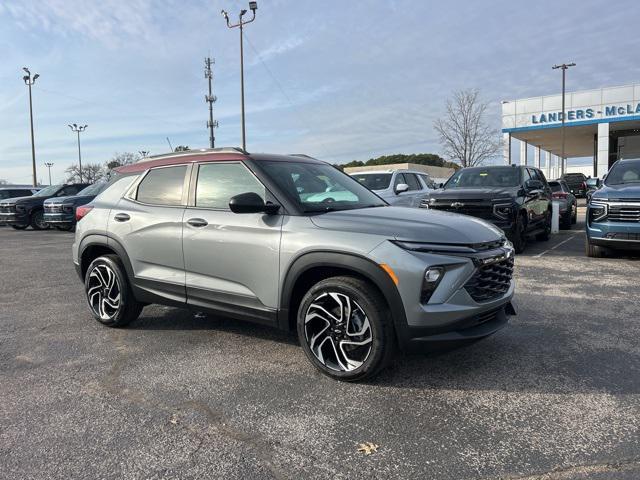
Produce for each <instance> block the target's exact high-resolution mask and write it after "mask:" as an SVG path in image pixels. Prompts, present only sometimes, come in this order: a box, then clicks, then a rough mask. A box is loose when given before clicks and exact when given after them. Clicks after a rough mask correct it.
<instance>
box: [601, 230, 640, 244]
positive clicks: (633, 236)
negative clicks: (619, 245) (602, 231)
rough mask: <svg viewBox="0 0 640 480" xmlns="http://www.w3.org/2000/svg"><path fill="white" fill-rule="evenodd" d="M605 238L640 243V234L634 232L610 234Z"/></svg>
mask: <svg viewBox="0 0 640 480" xmlns="http://www.w3.org/2000/svg"><path fill="white" fill-rule="evenodd" d="M604 238H608V239H610V240H630V241H632V242H640V233H633V232H629V233H628V232H609V233H607V234H606V235H605V236H604Z"/></svg>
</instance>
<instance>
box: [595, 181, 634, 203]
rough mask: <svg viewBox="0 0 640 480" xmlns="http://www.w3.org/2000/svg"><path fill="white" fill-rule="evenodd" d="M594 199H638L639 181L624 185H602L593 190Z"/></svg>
mask: <svg viewBox="0 0 640 480" xmlns="http://www.w3.org/2000/svg"><path fill="white" fill-rule="evenodd" d="M591 198H593V199H594V200H595V199H606V198H608V199H609V200H633V199H636V200H640V183H631V184H629V183H627V184H626V185H603V186H602V188H600V189H599V190H596V191H595V192H593V195H592V197H591Z"/></svg>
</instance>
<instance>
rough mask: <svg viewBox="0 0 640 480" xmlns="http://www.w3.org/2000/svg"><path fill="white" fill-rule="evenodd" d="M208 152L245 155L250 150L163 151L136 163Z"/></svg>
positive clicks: (231, 148)
mask: <svg viewBox="0 0 640 480" xmlns="http://www.w3.org/2000/svg"><path fill="white" fill-rule="evenodd" d="M208 153H242V154H244V155H248V154H249V152H247V151H246V150H243V149H242V148H240V147H217V148H197V149H195V150H181V151H179V152H169V153H161V154H159V155H152V156H150V157H144V158H141V159H140V160H138V161H137V162H136V163H141V162H146V161H149V160H157V159H159V158H168V157H178V156H181V155H204V154H208Z"/></svg>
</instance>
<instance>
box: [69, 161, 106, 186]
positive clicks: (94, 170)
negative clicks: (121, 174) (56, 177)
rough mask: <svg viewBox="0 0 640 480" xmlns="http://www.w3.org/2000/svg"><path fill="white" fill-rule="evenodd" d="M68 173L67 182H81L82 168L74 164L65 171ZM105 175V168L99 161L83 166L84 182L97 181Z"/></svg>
mask: <svg viewBox="0 0 640 480" xmlns="http://www.w3.org/2000/svg"><path fill="white" fill-rule="evenodd" d="M64 172H65V173H66V174H67V179H66V182H67V183H80V169H79V168H78V165H76V164H73V165H71V166H69V167H67V169H66V170H65V171H64ZM104 176H105V171H104V168H102V165H100V164H99V163H87V164H85V165H83V166H82V182H83V183H95V182H97V181H98V180H101V179H102V178H104Z"/></svg>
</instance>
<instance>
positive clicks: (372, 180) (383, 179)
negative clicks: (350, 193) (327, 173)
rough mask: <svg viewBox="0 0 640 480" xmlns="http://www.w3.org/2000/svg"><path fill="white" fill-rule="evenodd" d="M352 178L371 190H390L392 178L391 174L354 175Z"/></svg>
mask: <svg viewBox="0 0 640 480" xmlns="http://www.w3.org/2000/svg"><path fill="white" fill-rule="evenodd" d="M351 176H352V177H353V178H355V179H356V180H357V181H358V182H359V183H361V184H362V185H364V186H365V187H367V188H368V189H369V190H384V189H385V188H389V184H390V183H391V177H392V175H391V174H390V173H354V174H353V175H351Z"/></svg>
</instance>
